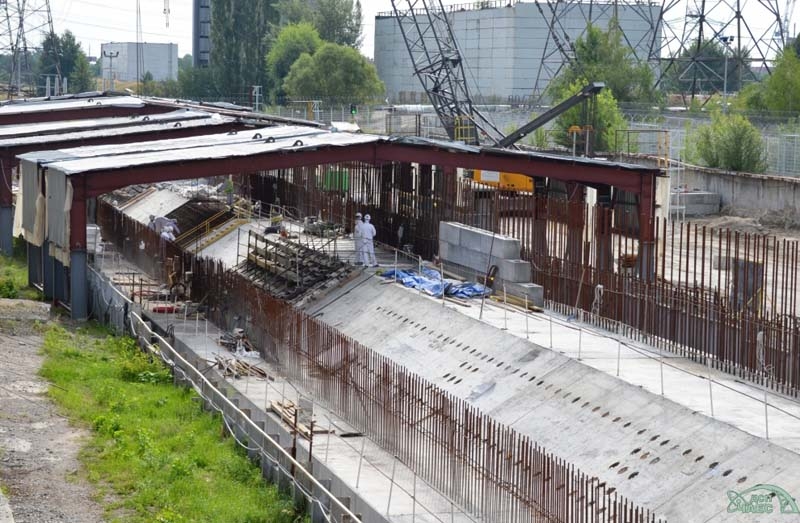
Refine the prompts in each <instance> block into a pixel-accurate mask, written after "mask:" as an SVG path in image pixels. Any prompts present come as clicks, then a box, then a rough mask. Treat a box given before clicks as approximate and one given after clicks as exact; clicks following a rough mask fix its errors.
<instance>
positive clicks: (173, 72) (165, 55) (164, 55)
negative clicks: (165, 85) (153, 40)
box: [100, 42, 178, 82]
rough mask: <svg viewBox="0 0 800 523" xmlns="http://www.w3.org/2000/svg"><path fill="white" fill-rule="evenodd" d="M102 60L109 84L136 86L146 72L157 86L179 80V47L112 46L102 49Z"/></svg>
mask: <svg viewBox="0 0 800 523" xmlns="http://www.w3.org/2000/svg"><path fill="white" fill-rule="evenodd" d="M137 55H138V56H139V60H138V63H137ZM100 59H101V64H102V71H103V78H104V79H106V80H110V79H111V78H113V79H114V80H120V81H123V82H135V81H137V80H139V79H141V77H142V76H144V74H145V73H147V72H149V73H150V74H151V75H153V80H154V81H156V82H160V81H163V80H177V79H178V44H149V43H136V42H110V43H107V44H103V45H102V46H101V53H100Z"/></svg>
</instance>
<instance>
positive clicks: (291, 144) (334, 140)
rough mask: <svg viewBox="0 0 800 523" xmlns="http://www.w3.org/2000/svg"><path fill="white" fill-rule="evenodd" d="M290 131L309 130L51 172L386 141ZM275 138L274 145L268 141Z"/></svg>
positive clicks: (72, 164) (83, 162) (58, 165)
mask: <svg viewBox="0 0 800 523" xmlns="http://www.w3.org/2000/svg"><path fill="white" fill-rule="evenodd" d="M290 129H295V130H300V129H302V130H304V131H308V128H305V127H293V126H287V127H271V128H267V129H266V133H265V132H264V130H262V131H261V134H262V138H263V139H257V140H248V141H247V142H244V143H231V144H223V145H213V146H208V147H194V148H190V149H177V150H176V149H168V150H164V151H154V152H144V153H134V154H124V155H118V156H99V157H94V158H84V159H78V160H62V161H56V162H53V163H51V164H49V165H48V169H49V170H51V171H55V170H57V171H60V172H63V173H64V174H66V175H67V176H72V175H76V174H82V173H88V172H93V171H107V170H115V169H124V168H127V167H137V166H138V167H143V166H147V165H155V164H159V163H172V162H183V161H187V160H212V159H223V158H233V157H242V156H251V155H255V154H263V153H269V152H277V151H302V150H307V149H315V148H317V147H330V146H343V145H357V144H363V143H374V142H378V141H380V140H382V139H384V138H383V137H382V136H376V135H366V134H350V133H331V132H325V131H320V132H318V133H317V134H316V135H305V136H301V137H300V138H298V137H297V136H286V134H285V133H286V132H287V131H289V130H290ZM270 138H273V140H272V141H267V140H268V139H270Z"/></svg>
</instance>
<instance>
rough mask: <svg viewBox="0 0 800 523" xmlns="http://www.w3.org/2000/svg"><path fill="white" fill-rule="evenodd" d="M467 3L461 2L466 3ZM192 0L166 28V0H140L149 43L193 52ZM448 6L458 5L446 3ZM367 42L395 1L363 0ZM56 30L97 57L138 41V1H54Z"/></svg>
mask: <svg viewBox="0 0 800 523" xmlns="http://www.w3.org/2000/svg"><path fill="white" fill-rule="evenodd" d="M463 1H464V0H460V2H462V3H463ZM192 3H193V2H192V1H191V0H169V9H170V15H169V27H167V26H166V19H165V16H164V14H163V12H164V0H140V4H141V12H142V36H143V39H144V41H145V42H153V43H177V44H178V54H179V55H180V56H183V55H185V54H191V52H192ZM444 3H445V5H447V4H451V3H457V2H455V1H445V2H444ZM361 7H362V11H363V15H364V17H363V19H364V31H363V32H364V43H363V45H362V48H361V52H362V53H363V54H364V55H365V56H368V57H370V58H372V56H373V48H374V40H375V14H376V13H378V12H383V11H391V9H392V2H391V0H361ZM50 10H51V12H52V14H53V27H54V29H55V31H56V33H58V34H61V33H63V32H64V31H65V30H67V29H69V30H70V31H72V32H73V33H74V34H75V36H76V37H77V39H78V41H79V42H80V43H81V45H82V47H83V50H84V52H86V53H87V54H91V55H95V56H97V55H98V54H100V44H102V43H106V42H111V41H114V42H135V41H136V0H113V1H109V0H50Z"/></svg>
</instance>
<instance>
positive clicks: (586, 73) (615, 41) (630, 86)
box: [550, 18, 658, 102]
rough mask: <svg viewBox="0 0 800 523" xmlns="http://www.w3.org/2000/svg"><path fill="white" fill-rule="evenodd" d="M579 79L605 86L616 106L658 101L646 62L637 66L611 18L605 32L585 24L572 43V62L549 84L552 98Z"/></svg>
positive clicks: (631, 52)
mask: <svg viewBox="0 0 800 523" xmlns="http://www.w3.org/2000/svg"><path fill="white" fill-rule="evenodd" d="M579 78H580V79H588V80H589V82H605V84H606V87H607V89H609V90H610V91H611V94H612V95H613V97H614V98H615V99H616V100H617V101H619V102H651V101H655V100H657V99H658V93H657V92H656V91H655V89H654V88H653V72H652V71H651V70H650V67H649V66H648V65H647V63H646V62H641V63H637V61H636V60H635V58H634V55H633V51H632V50H631V48H630V47H629V46H628V45H626V44H625V43H624V42H623V40H622V31H621V30H620V28H619V24H618V22H617V20H616V19H615V18H612V19H611V20H610V21H609V23H608V31H603V30H602V29H600V28H599V27H596V26H594V25H592V24H589V26H587V28H586V32H585V33H584V34H583V36H581V37H580V38H578V39H577V40H576V41H575V59H574V60H573V61H572V62H571V63H570V64H569V66H567V67H566V68H565V69H564V70H563V71H562V72H561V73H560V74H559V75H558V77H556V78H555V79H554V80H553V81H552V82H551V85H550V93H551V95H552V96H553V98H554V99H556V98H563V97H564V93H565V92H566V91H567V90H568V89H569V87H570V86H572V84H574V83H575V81H576V80H577V79H579ZM587 83H588V82H587Z"/></svg>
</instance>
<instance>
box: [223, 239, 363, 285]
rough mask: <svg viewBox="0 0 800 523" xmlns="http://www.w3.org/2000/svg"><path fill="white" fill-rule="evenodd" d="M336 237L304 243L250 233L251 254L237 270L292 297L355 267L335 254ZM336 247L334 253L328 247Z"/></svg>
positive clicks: (258, 282)
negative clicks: (324, 242) (313, 242)
mask: <svg viewBox="0 0 800 523" xmlns="http://www.w3.org/2000/svg"><path fill="white" fill-rule="evenodd" d="M335 241H336V238H335V237H334V238H330V239H328V243H329V245H322V246H315V248H312V247H310V246H306V245H302V244H301V243H299V242H297V241H290V240H288V239H286V238H277V239H271V238H267V237H265V236H263V235H260V234H256V233H253V232H250V233H249V236H248V245H247V253H248V254H247V258H246V259H245V260H244V261H243V262H242V263H241V264H239V266H238V267H237V270H238V271H239V272H240V273H241V274H243V275H245V276H246V277H247V278H249V279H250V280H251V281H253V282H254V283H256V284H260V285H261V286H262V287H263V288H265V289H268V290H269V292H270V294H272V295H273V296H275V297H278V298H281V299H285V300H292V299H294V298H297V297H298V296H301V295H302V294H303V293H304V292H305V291H307V290H309V289H312V288H314V287H315V286H318V285H321V284H325V283H330V282H331V281H337V280H340V279H342V278H344V277H345V276H347V275H348V274H349V273H350V272H351V270H352V269H351V268H350V267H349V266H348V265H347V264H346V263H344V262H342V261H341V260H339V259H338V258H337V257H336V256H335V243H334V242H335ZM326 248H327V250H329V251H332V253H333V254H334V255H330V254H328V253H326V252H323V251H325V250H326Z"/></svg>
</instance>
